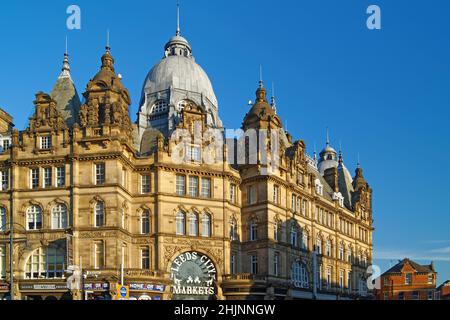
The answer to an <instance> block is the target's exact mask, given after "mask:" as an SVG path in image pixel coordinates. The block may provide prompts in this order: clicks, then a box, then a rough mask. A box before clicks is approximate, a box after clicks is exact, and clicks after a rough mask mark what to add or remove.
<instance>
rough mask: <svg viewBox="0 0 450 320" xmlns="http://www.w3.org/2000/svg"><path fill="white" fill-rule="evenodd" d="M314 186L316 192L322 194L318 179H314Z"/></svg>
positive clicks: (321, 186)
mask: <svg viewBox="0 0 450 320" xmlns="http://www.w3.org/2000/svg"><path fill="white" fill-rule="evenodd" d="M315 186H316V194H318V195H321V196H323V185H322V183H321V182H320V180H319V179H316V181H315Z"/></svg>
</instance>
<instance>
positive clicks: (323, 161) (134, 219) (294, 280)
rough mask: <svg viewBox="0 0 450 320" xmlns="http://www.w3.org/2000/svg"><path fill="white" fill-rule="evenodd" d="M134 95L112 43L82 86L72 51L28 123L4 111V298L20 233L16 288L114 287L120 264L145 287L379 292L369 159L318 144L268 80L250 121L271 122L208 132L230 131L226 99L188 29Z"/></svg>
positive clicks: (262, 295)
mask: <svg viewBox="0 0 450 320" xmlns="http://www.w3.org/2000/svg"><path fill="white" fill-rule="evenodd" d="M269 100H270V101H269ZM130 104H131V98H130V95H129V92H128V90H127V89H126V86H125V84H124V83H122V78H121V76H119V75H118V74H117V73H116V65H115V61H114V58H113V56H112V53H111V49H110V48H109V47H107V48H106V51H105V53H104V55H103V56H102V57H101V67H100V70H99V71H98V72H97V74H95V75H94V77H93V78H92V79H91V80H90V81H89V83H88V84H87V86H86V90H85V92H84V93H83V99H82V100H81V99H80V97H79V95H78V91H77V89H76V86H75V84H74V83H73V81H72V78H71V70H70V64H69V56H68V54H67V53H66V54H65V55H64V62H63V69H62V72H61V74H60V76H59V77H58V79H57V82H56V84H55V86H54V88H53V90H52V92H51V93H50V94H47V93H44V92H38V93H37V94H36V99H35V101H34V105H35V107H34V108H35V109H34V114H33V116H32V117H31V118H30V120H29V124H28V127H27V128H26V129H25V130H18V129H15V128H14V126H13V120H12V118H11V117H10V116H9V115H8V114H7V113H6V112H5V111H3V110H2V111H1V112H0V143H1V146H2V152H1V153H0V175H1V182H2V183H1V190H0V259H1V260H0V298H2V297H6V296H8V295H9V292H10V291H11V288H10V283H11V272H10V270H11V268H10V265H11V264H10V259H9V257H10V253H11V251H10V237H11V231H13V232H12V238H13V239H14V241H13V244H14V245H13V252H12V253H13V259H14V268H13V271H14V272H13V276H14V278H13V280H14V281H13V293H14V299H37V300H40V299H48V300H50V299H58V300H59V299H84V298H86V299H111V298H115V297H116V296H117V284H118V283H120V282H121V281H122V278H123V281H124V284H126V285H128V286H129V288H130V296H131V298H132V299H142V300H149V299H153V300H163V299H164V300H165V299H360V298H365V297H367V295H368V294H369V293H368V291H367V286H366V277H367V276H366V268H367V267H368V266H369V265H370V264H371V262H372V232H373V212H372V189H371V188H370V186H369V184H368V183H367V182H366V180H365V178H364V176H363V170H362V168H361V166H360V165H359V164H358V166H357V168H356V170H355V175H354V176H353V177H352V175H351V174H350V172H349V170H348V169H347V167H346V165H345V164H344V159H343V155H342V152H337V151H336V150H335V149H334V148H333V147H332V146H331V143H330V141H329V139H327V142H326V146H325V148H324V149H323V151H322V152H321V153H320V157H319V158H317V156H316V155H314V156H309V155H307V154H306V144H305V143H304V142H303V141H302V140H298V141H293V139H292V137H291V136H290V135H289V134H288V133H287V132H286V130H285V129H284V128H283V126H282V121H281V119H280V118H279V116H278V115H277V112H276V108H277V105H276V101H275V98H274V97H272V98H271V99H269V98H268V97H267V92H266V89H265V87H264V84H263V82H262V80H261V81H260V83H259V85H258V87H257V91H256V100H255V103H254V104H253V105H252V107H251V109H250V110H249V111H248V113H247V114H246V115H245V116H244V115H243V116H244V121H243V126H242V130H243V131H244V132H246V133H247V132H251V133H252V132H265V133H268V134H267V135H266V136H261V135H259V134H256V135H255V137H256V142H257V143H256V144H254V145H255V148H253V147H252V139H251V137H250V135H251V134H249V135H247V136H245V137H241V138H239V139H231V138H229V137H223V138H224V139H223V140H224V141H226V142H227V143H226V144H225V145H224V146H223V148H215V147H213V148H211V144H213V143H217V141H216V140H214V139H213V140H211V139H209V140H208V139H197V138H198V136H197V135H198V133H200V135H201V136H204V135H205V133H207V132H209V131H210V130H215V131H214V132H221V130H222V129H223V125H222V121H221V120H220V117H219V103H218V101H217V98H216V96H215V94H214V90H213V86H212V84H211V82H210V80H209V78H208V76H207V74H206V73H205V71H204V70H203V69H202V68H201V66H200V65H199V64H197V62H196V61H195V59H194V56H193V51H192V47H191V45H190V44H189V42H188V41H187V40H186V39H185V38H184V37H182V36H181V32H180V29H179V27H178V28H177V31H176V35H175V36H174V37H172V38H171V39H170V40H169V42H168V43H167V44H166V45H165V47H164V57H163V59H162V60H161V61H159V62H158V63H157V64H156V65H155V66H154V67H153V68H152V69H151V71H150V72H149V74H148V76H147V78H146V79H145V82H144V88H143V92H142V97H141V101H140V109H139V113H138V117H137V119H136V121H133V119H132V118H131V117H130V115H129V106H130ZM177 132H184V133H185V135H187V136H188V140H183V138H180V137H179V136H178V135H177ZM219 140H220V139H219ZM180 145H182V146H183V148H184V149H182V151H183V152H184V153H182V158H183V160H184V161H183V162H181V163H180V162H177V161H174V154H177V153H178V152H179V151H180V149H178V147H179V146H180ZM213 146H214V144H213ZM230 146H231V147H230ZM240 146H243V149H242V150H243V151H242V150H241V151H242V152H241V153H239V151H238V152H234V151H236V150H239V148H240ZM275 151H276V152H275ZM264 152H265V153H264ZM263 153H264V155H263ZM239 155H243V159H244V160H243V161H240V159H238V158H239ZM207 156H209V157H210V158H212V159H215V161H208V162H205V161H204V160H205V158H206V157H207ZM264 159H265V160H267V161H263V160H264ZM253 160H255V161H253ZM122 270H123V271H122Z"/></svg>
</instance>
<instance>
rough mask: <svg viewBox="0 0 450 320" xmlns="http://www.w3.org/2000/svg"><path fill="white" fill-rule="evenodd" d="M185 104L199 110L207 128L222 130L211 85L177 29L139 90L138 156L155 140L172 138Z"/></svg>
mask: <svg viewBox="0 0 450 320" xmlns="http://www.w3.org/2000/svg"><path fill="white" fill-rule="evenodd" d="M189 103H194V104H195V105H197V106H198V107H200V108H201V109H203V111H204V112H205V113H206V125H207V126H208V127H210V128H221V127H222V122H221V120H220V118H219V114H218V103H217V98H216V95H215V94H214V90H213V87H212V85H211V81H210V80H209V78H208V75H207V74H206V72H205V71H204V70H203V69H202V67H200V66H199V65H198V64H197V63H196V62H195V58H194V57H193V55H192V48H191V46H190V44H189V42H188V41H187V40H186V39H185V38H184V37H182V36H181V35H180V31H179V29H177V33H176V35H175V36H173V37H172V38H170V40H169V42H168V43H167V44H166V45H165V46H164V57H163V58H162V59H161V60H160V61H159V62H158V63H157V64H156V65H155V66H154V67H153V68H152V69H151V70H150V72H149V73H148V75H147V77H146V79H145V82H144V86H143V89H142V98H141V106H140V109H139V115H138V127H139V137H140V140H139V141H140V148H141V152H142V153H144V154H145V153H149V152H151V151H150V150H151V149H152V148H153V145H154V142H155V137H157V136H159V135H160V134H162V135H163V136H164V137H165V138H169V137H170V136H171V135H172V133H173V131H174V130H175V129H176V127H177V125H178V123H180V122H181V121H182V111H183V109H184V107H185V106H186V105H188V104H189Z"/></svg>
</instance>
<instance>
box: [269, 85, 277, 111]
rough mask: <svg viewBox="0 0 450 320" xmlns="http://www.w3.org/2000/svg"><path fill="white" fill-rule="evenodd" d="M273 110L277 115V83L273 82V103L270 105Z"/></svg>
mask: <svg viewBox="0 0 450 320" xmlns="http://www.w3.org/2000/svg"><path fill="white" fill-rule="evenodd" d="M270 105H271V106H272V109H273V111H274V112H275V113H277V102H276V100H275V83H273V82H272V101H271V103H270Z"/></svg>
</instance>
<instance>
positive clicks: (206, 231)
mask: <svg viewBox="0 0 450 320" xmlns="http://www.w3.org/2000/svg"><path fill="white" fill-rule="evenodd" d="M202 237H211V216H210V215H209V214H207V213H204V214H203V215H202Z"/></svg>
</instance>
